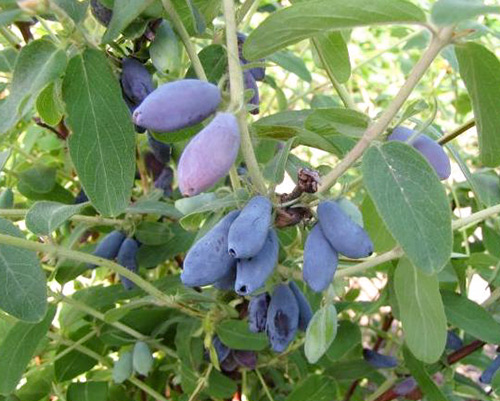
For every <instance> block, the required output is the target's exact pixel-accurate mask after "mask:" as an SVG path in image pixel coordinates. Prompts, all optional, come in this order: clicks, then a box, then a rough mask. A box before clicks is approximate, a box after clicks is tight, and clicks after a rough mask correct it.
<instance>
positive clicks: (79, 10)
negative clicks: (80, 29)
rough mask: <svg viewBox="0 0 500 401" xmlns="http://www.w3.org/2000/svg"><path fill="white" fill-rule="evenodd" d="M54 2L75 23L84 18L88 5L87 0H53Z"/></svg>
mask: <svg viewBox="0 0 500 401" xmlns="http://www.w3.org/2000/svg"><path fill="white" fill-rule="evenodd" d="M54 3H55V4H56V5H57V6H58V7H60V8H62V9H63V11H64V12H65V13H66V14H68V16H69V17H70V18H71V19H72V20H73V21H75V22H76V23H77V24H78V23H79V22H81V21H82V20H83V19H84V18H85V14H86V13H87V8H88V6H89V3H88V1H75V0H55V1H54Z"/></svg>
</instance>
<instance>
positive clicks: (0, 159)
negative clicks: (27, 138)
mask: <svg viewBox="0 0 500 401" xmlns="http://www.w3.org/2000/svg"><path fill="white" fill-rule="evenodd" d="M9 157H10V150H4V151H3V152H0V171H2V170H3V168H4V167H5V163H7V160H9Z"/></svg>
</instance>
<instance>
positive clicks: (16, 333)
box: [0, 250, 56, 395]
mask: <svg viewBox="0 0 500 401" xmlns="http://www.w3.org/2000/svg"><path fill="white" fill-rule="evenodd" d="M1 253H2V254H3V250H2V251H1ZM55 313H56V308H54V307H51V308H50V309H49V310H48V311H47V314H46V315H45V317H44V319H43V320H42V321H41V322H40V323H36V324H31V323H24V322H19V323H16V324H15V325H14V327H12V329H10V331H9V333H8V334H7V337H5V339H4V340H3V341H2V343H1V344H0V355H2V357H1V358H0V372H2V374H1V375H0V394H3V395H8V394H10V393H12V392H13V391H14V390H15V389H16V386H17V384H18V383H19V381H20V380H21V378H22V376H23V372H24V370H25V369H26V366H28V363H29V361H30V360H31V358H33V356H34V354H35V351H36V349H37V347H38V343H39V342H40V341H41V340H42V339H43V338H44V337H45V335H46V334H47V331H48V330H49V327H50V325H51V323H52V319H53V318H54V315H55Z"/></svg>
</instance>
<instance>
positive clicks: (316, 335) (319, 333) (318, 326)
mask: <svg viewBox="0 0 500 401" xmlns="http://www.w3.org/2000/svg"><path fill="white" fill-rule="evenodd" d="M336 335H337V311H336V309H335V307H334V306H333V305H327V306H324V307H323V308H321V309H319V310H318V311H316V313H315V314H314V316H313V318H312V319H311V321H310V322H309V326H307V331H306V342H305V344H304V351H305V354H306V358H307V360H308V361H309V363H316V362H318V361H319V359H320V358H321V357H322V356H323V355H324V354H325V352H326V351H328V348H330V345H331V344H332V342H333V340H335V336H336Z"/></svg>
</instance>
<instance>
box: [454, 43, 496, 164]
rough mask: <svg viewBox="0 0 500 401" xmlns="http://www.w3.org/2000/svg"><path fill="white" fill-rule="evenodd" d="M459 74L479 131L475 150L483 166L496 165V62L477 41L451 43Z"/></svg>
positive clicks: (492, 54) (492, 55)
mask: <svg viewBox="0 0 500 401" xmlns="http://www.w3.org/2000/svg"><path fill="white" fill-rule="evenodd" d="M455 53H456V55H457V59H458V64H459V67H460V75H461V77H462V79H463V80H464V82H465V86H466V87H467V91H468V92H469V95H470V97H471V99H472V108H473V110H474V116H475V118H476V127H477V132H478V134H479V151H480V154H481V160H482V162H483V164H484V165H486V166H489V167H496V166H498V165H500V136H499V135H498V131H497V129H498V126H499V125H500V104H499V103H498V101H497V99H498V98H499V97H500V61H499V60H498V58H497V57H496V56H495V54H494V53H492V52H491V51H489V50H488V49H487V48H486V47H484V46H482V45H480V44H478V43H472V42H469V43H466V44H464V45H460V46H455Z"/></svg>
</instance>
